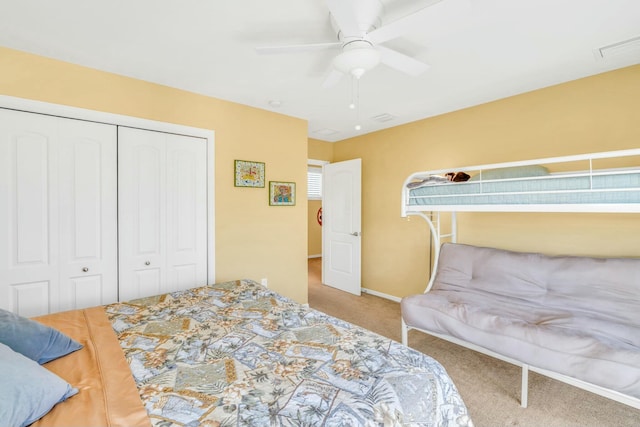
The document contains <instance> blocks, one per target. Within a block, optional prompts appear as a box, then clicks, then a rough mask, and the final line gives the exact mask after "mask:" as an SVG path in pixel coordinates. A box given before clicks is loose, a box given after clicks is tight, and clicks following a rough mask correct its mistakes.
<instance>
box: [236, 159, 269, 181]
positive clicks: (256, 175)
mask: <svg viewBox="0 0 640 427" xmlns="http://www.w3.org/2000/svg"><path fill="white" fill-rule="evenodd" d="M234 166H235V167H234V170H235V182H234V185H235V186H236V187H260V188H264V163H262V162H250V161H247V160H236V161H235V165H234Z"/></svg>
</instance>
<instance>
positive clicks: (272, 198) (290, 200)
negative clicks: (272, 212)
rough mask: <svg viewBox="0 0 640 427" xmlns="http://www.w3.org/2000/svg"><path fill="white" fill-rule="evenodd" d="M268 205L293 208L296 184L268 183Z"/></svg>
mask: <svg viewBox="0 0 640 427" xmlns="http://www.w3.org/2000/svg"><path fill="white" fill-rule="evenodd" d="M269 204H270V205H271V206H294V205H295V204H296V183H295V182H280V181H269Z"/></svg>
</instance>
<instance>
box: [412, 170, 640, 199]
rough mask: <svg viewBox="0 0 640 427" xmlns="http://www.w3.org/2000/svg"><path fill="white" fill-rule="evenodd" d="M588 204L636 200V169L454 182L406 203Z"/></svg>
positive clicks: (419, 192) (639, 189) (422, 190)
mask: <svg viewBox="0 0 640 427" xmlns="http://www.w3.org/2000/svg"><path fill="white" fill-rule="evenodd" d="M590 203H598V204H607V203H609V204H623V203H640V171H634V172H627V173H620V172H615V173H614V172H612V173H599V174H594V175H593V176H588V175H577V174H566V175H547V176H541V177H527V178H519V179H507V180H491V181H467V182H456V183H446V184H434V185H425V186H422V187H418V188H414V189H412V190H410V192H409V205H507V204H536V205H539V204H590Z"/></svg>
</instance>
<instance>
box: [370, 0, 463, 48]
mask: <svg viewBox="0 0 640 427" xmlns="http://www.w3.org/2000/svg"><path fill="white" fill-rule="evenodd" d="M470 12H471V4H470V1H469V0H440V1H439V2H438V3H435V4H432V5H430V6H427V7H425V8H422V9H420V10H418V11H417V12H414V13H412V14H410V15H407V16H405V17H403V18H400V19H398V20H395V21H393V22H390V23H388V24H385V25H383V26H382V27H380V28H377V29H375V30H373V31H371V32H370V33H369V34H367V39H368V40H369V41H370V42H372V43H373V44H375V45H377V44H379V43H384V42H386V41H389V40H393V39H395V38H398V37H401V36H403V35H404V34H406V33H409V32H411V31H417V30H420V29H422V28H430V27H434V26H442V25H443V24H445V25H447V23H448V22H451V21H454V20H456V19H460V18H461V17H462V16H464V15H465V14H468V13H470Z"/></svg>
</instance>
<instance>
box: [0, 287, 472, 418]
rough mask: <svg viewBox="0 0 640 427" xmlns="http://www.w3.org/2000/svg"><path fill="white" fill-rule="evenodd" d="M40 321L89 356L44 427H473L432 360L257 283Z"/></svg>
mask: <svg viewBox="0 0 640 427" xmlns="http://www.w3.org/2000/svg"><path fill="white" fill-rule="evenodd" d="M37 320H38V323H43V324H46V325H49V326H51V327H52V328H54V329H55V330H57V331H59V332H62V333H64V334H68V336H69V337H70V338H71V339H72V341H73V340H77V342H78V343H79V344H80V345H82V346H83V347H82V348H81V349H79V350H73V351H72V352H71V353H70V354H67V355H64V356H62V357H59V358H58V359H56V360H54V361H52V362H48V363H46V364H45V365H43V366H45V367H47V368H50V369H49V370H50V371H51V372H53V373H56V374H57V375H59V376H60V377H61V378H62V379H63V380H64V381H68V382H69V384H70V385H69V386H70V387H72V388H75V389H77V390H78V391H79V392H77V394H75V395H73V394H71V395H70V396H67V398H66V400H63V401H62V402H60V403H57V404H56V405H55V406H54V407H53V410H51V411H50V412H49V413H48V414H47V415H45V417H44V418H42V419H40V421H38V422H37V423H36V424H34V425H36V426H39V425H43V426H45V425H46V426H56V425H65V426H73V425H89V424H91V425H123V426H124V425H126V426H129V425H131V426H134V425H135V426H138V425H139V426H142V425H155V426H187V425H188V426H197V425H202V426H231V425H233V426H265V425H279V426H303V425H309V426H310V425H313V426H316V425H318V426H355V425H357V426H401V425H402V426H405V425H406V426H410V425H415V426H447V425H455V426H472V421H471V419H470V417H469V415H468V412H467V409H466V407H465V405H464V402H463V401H462V399H461V397H460V395H459V394H458V392H457V390H456V387H455V385H454V384H453V383H452V381H451V379H450V378H449V377H448V375H447V374H446V372H445V370H444V368H443V367H442V366H441V365H440V364H439V363H438V362H436V361H435V360H434V359H432V358H430V357H429V356H426V355H424V354H422V353H419V352H417V351H414V350H412V349H410V348H408V347H406V346H403V345H401V344H400V343H397V342H395V341H392V340H389V339H387V338H384V337H382V336H379V335H377V334H375V333H373V332H370V331H367V330H365V329H362V328H359V327H357V326H354V325H352V324H349V323H346V322H344V321H341V320H339V319H336V318H333V317H330V316H328V315H325V314H323V313H321V312H318V311H315V310H313V309H310V308H308V307H305V306H303V305H300V304H297V303H295V302H293V301H291V300H289V299H287V298H285V297H283V296H280V295H279V294H277V293H275V292H272V291H270V290H268V289H266V288H264V287H263V286H261V285H259V284H257V283H255V282H253V281H250V280H239V281H233V282H226V283H220V284H215V285H211V286H203V287H199V288H194V289H189V290H186V291H180V292H174V293H170V294H165V295H159V296H154V297H149V298H144V299H140V300H134V301H129V302H120V303H115V304H111V305H107V306H104V307H95V308H92V309H87V310H75V311H71V312H66V313H57V314H53V315H47V316H43V317H40V318H37ZM33 323H36V322H33ZM105 342H106V347H105V348H103V347H102V346H103V345H105ZM114 344H115V346H116V347H117V348H118V351H114V347H113V345H114ZM85 362H86V363H88V364H85ZM103 362H107V363H111V365H109V366H107V365H102V363H103ZM36 365H37V363H36ZM95 366H98V367H97V368H96V367H95ZM85 373H86V374H87V376H90V377H91V378H90V379H89V378H85ZM89 374H91V375H89ZM96 378H97V379H96ZM67 394H69V391H68V390H67ZM94 402H95V403H96V405H95V408H94V405H93V404H94ZM123 403H124V404H123ZM0 412H1V408H0ZM94 412H96V413H98V414H97V415H96V414H94ZM83 417H89V418H83Z"/></svg>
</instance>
